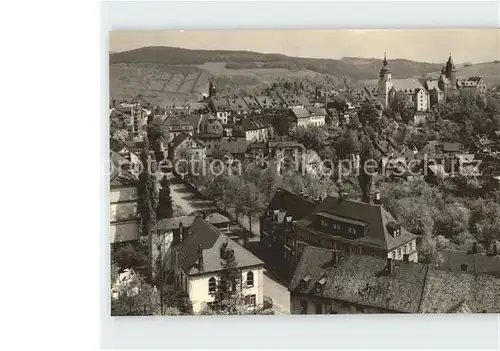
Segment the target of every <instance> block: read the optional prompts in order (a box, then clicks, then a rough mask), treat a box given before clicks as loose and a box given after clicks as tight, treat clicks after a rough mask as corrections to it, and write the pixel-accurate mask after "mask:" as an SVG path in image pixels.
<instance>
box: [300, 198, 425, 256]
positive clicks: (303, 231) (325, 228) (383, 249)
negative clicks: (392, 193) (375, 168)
mask: <svg viewBox="0 0 500 351" xmlns="http://www.w3.org/2000/svg"><path fill="white" fill-rule="evenodd" d="M374 202H375V203H365V202H359V201H353V200H348V199H343V198H342V197H339V198H335V197H331V196H329V197H327V198H326V199H324V200H323V201H322V202H321V203H320V204H319V205H318V206H317V207H316V208H315V209H314V211H312V213H311V214H309V215H308V216H306V217H305V218H303V219H301V220H299V221H297V222H296V223H295V229H294V231H295V252H294V253H293V254H294V256H295V257H296V258H298V257H300V255H301V253H302V250H303V248H304V247H305V246H306V245H313V246H317V247H323V248H328V249H335V250H340V251H341V252H345V253H353V254H365V255H372V256H376V257H381V258H391V259H394V260H403V259H405V258H406V259H408V260H409V261H413V262H417V261H418V252H417V236H416V235H414V234H412V233H410V232H408V231H407V230H406V229H405V228H404V227H402V226H401V224H400V223H398V222H397V221H396V220H395V219H394V217H393V216H392V215H391V214H390V213H389V212H388V211H387V210H386V209H385V208H384V207H383V206H382V205H380V199H375V201H374Z"/></svg>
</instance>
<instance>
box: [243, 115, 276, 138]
mask: <svg viewBox="0 0 500 351" xmlns="http://www.w3.org/2000/svg"><path fill="white" fill-rule="evenodd" d="M272 129H273V127H272V125H271V124H268V123H264V122H260V121H256V120H252V119H248V118H247V119H244V120H243V121H242V122H241V124H239V125H235V126H234V128H233V135H235V136H243V137H245V139H246V140H247V141H254V142H265V141H267V140H268V139H269V135H270V134H271V132H272Z"/></svg>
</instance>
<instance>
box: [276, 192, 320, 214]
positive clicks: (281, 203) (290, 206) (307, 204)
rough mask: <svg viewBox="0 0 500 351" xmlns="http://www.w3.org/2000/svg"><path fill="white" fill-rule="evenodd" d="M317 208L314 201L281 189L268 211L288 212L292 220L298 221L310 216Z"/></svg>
mask: <svg viewBox="0 0 500 351" xmlns="http://www.w3.org/2000/svg"><path fill="white" fill-rule="evenodd" d="M315 207H316V203H314V202H313V201H311V200H309V199H307V198H305V197H303V196H300V195H297V194H294V193H292V192H290V191H288V190H285V189H282V188H279V189H278V190H276V192H275V194H274V196H273V198H272V199H271V202H270V203H269V205H268V206H267V210H268V211H269V210H280V211H283V212H286V216H292V219H293V220H294V221H296V220H300V219H302V218H304V217H305V216H307V215H308V214H310V213H311V212H312V211H313V210H314V208H315Z"/></svg>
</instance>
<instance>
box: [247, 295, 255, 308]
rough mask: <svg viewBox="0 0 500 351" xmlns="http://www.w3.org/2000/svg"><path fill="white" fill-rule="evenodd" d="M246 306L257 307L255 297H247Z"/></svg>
mask: <svg viewBox="0 0 500 351" xmlns="http://www.w3.org/2000/svg"><path fill="white" fill-rule="evenodd" d="M245 304H246V305H248V306H255V304H256V300H255V295H247V296H245Z"/></svg>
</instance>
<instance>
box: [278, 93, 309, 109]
mask: <svg viewBox="0 0 500 351" xmlns="http://www.w3.org/2000/svg"><path fill="white" fill-rule="evenodd" d="M278 97H279V99H280V100H281V106H282V107H286V108H304V107H310V106H312V104H311V102H310V101H309V100H308V99H307V98H306V97H305V96H304V95H295V94H279V95H278Z"/></svg>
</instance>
